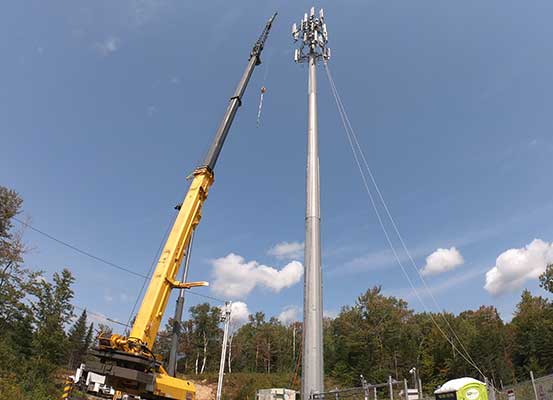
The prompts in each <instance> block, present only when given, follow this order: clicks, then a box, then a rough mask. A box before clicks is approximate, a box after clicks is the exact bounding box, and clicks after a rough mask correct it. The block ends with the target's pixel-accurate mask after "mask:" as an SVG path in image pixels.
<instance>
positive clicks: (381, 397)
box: [309, 377, 553, 400]
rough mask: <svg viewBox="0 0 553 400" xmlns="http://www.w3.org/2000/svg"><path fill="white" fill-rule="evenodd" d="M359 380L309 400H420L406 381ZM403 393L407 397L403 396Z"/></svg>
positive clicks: (314, 395) (419, 395)
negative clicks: (358, 385) (373, 382)
mask: <svg viewBox="0 0 553 400" xmlns="http://www.w3.org/2000/svg"><path fill="white" fill-rule="evenodd" d="M361 379H362V386H360V387H354V388H347V389H338V388H336V389H334V390H329V391H327V392H324V393H314V394H312V395H311V397H310V399H309V400H422V397H421V395H422V393H420V392H419V390H418V389H412V388H408V384H407V380H403V381H396V380H394V379H392V378H391V377H390V379H389V380H388V382H386V383H380V384H376V385H372V384H369V383H367V382H366V381H365V380H364V379H363V377H361ZM419 384H420V383H419ZM405 393H407V394H408V395H407V396H405ZM551 400H553V399H551Z"/></svg>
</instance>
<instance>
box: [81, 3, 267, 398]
mask: <svg viewBox="0 0 553 400" xmlns="http://www.w3.org/2000/svg"><path fill="white" fill-rule="evenodd" d="M276 15H277V13H275V14H273V16H272V17H271V18H270V19H269V21H268V22H267V24H266V25H265V28H264V29H263V32H262V33H261V36H260V37H259V39H258V40H257V42H256V43H255V45H254V46H253V49H252V51H251V53H250V56H249V59H248V64H247V66H246V69H245V71H244V73H243V75H242V78H241V79H240V81H239V83H238V86H237V87H236V90H235V92H234V94H233V95H232V97H231V98H230V101H229V105H228V107H227V110H226V112H225V114H224V117H223V119H222V121H221V123H220V125H219V128H218V129H217V132H216V134H215V138H214V139H213V142H212V144H211V147H210V148H209V151H208V153H207V155H206V158H205V160H204V162H203V163H202V164H201V165H200V166H198V167H197V168H196V169H195V170H194V172H193V174H192V182H191V184H190V187H189V189H188V193H187V194H186V197H185V198H184V201H183V202H182V204H181V205H180V206H179V207H178V208H179V212H178V215H177V218H176V220H175V222H174V224H173V227H172V229H171V231H170V233H169V236H168V238H167V241H166V243H165V246H164V248H163V251H162V252H161V255H160V258H159V261H158V263H157V266H156V268H155V270H154V273H153V275H152V277H151V279H150V282H149V286H148V289H147V290H146V293H145V295H144V298H143V300H142V304H141V306H140V309H139V311H138V314H137V315H136V318H135V321H134V323H133V325H132V328H131V331H130V334H129V335H128V336H123V335H118V334H113V335H110V336H102V335H101V336H100V337H99V345H98V348H97V349H94V350H93V351H92V352H91V354H92V355H94V356H95V357H96V358H97V360H94V361H90V362H88V363H87V369H88V370H90V371H93V372H96V373H100V374H102V375H105V376H106V380H107V381H106V384H108V385H110V386H112V387H114V388H115V389H116V390H118V391H121V392H125V393H129V394H134V395H138V396H140V397H141V398H145V399H152V400H165V399H183V400H194V399H195V389H194V385H193V383H191V382H189V381H185V380H182V379H177V378H175V377H172V376H170V375H169V374H168V373H167V371H166V370H165V369H164V368H163V366H162V365H161V362H160V361H159V360H158V359H157V358H156V356H155V355H154V354H153V352H152V350H153V346H154V343H155V340H156V336H157V334H158V331H159V326H160V324H161V320H162V318H163V315H164V313H165V309H166V308H167V303H168V301H169V296H170V294H171V290H172V289H190V288H192V287H197V286H207V285H208V283H207V282H180V281H177V280H176V276H177V273H178V270H179V268H180V265H181V263H182V260H183V257H184V256H185V253H186V249H187V247H188V244H189V243H190V240H191V238H192V235H193V232H194V230H195V228H196V226H197V225H198V223H199V222H200V219H201V212H202V206H203V204H204V202H205V200H206V198H207V195H208V192H209V188H210V187H211V185H212V184H213V180H214V172H213V171H214V168H215V164H216V162H217V159H218V157H219V154H220V152H221V149H222V147H223V144H224V142H225V139H226V137H227V134H228V132H229V129H230V127H231V125H232V122H233V120H234V117H235V115H236V112H237V110H238V108H239V107H240V105H241V104H242V96H243V94H244V92H245V90H246V87H247V85H248V82H249V80H250V78H251V75H252V73H253V70H254V69H255V67H256V66H257V65H260V64H261V52H262V51H263V47H264V45H265V41H266V40H267V37H268V35H269V31H270V29H271V26H272V24H273V21H274V19H275V17H276Z"/></svg>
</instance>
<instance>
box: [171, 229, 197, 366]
mask: <svg viewBox="0 0 553 400" xmlns="http://www.w3.org/2000/svg"><path fill="white" fill-rule="evenodd" d="M193 240H194V232H192V235H191V236H190V241H189V242H188V246H187V248H186V253H185V255H184V256H185V257H186V259H185V261H184V269H183V271H182V279H181V282H186V279H187V278H188V269H189V266H190V255H191V254H190V252H191V251H192V241H193ZM183 309H184V289H180V292H179V297H178V298H177V306H176V307H175V317H174V318H173V335H172V338H171V351H170V353H169V364H168V365H167V373H168V374H169V375H170V376H174V377H176V376H177V352H178V347H179V337H180V333H181V324H182V312H183Z"/></svg>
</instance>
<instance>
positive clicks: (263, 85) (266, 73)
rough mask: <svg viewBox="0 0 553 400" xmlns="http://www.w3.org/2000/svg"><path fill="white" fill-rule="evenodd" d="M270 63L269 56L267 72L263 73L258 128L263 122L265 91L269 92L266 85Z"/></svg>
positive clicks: (269, 58)
mask: <svg viewBox="0 0 553 400" xmlns="http://www.w3.org/2000/svg"><path fill="white" fill-rule="evenodd" d="M270 65H271V57H270V56H269V57H268V59H267V65H266V67H265V74H264V75H263V81H262V83H261V90H260V95H259V108H258V110H257V122H256V126H257V127H258V128H259V125H260V123H261V110H262V109H263V98H264V97H265V92H267V88H266V87H265V82H266V81H267V75H268V74H269V66H270Z"/></svg>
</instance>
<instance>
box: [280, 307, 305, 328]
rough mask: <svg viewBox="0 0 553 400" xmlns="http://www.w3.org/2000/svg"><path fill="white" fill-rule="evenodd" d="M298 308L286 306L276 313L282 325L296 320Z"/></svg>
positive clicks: (298, 312)
mask: <svg viewBox="0 0 553 400" xmlns="http://www.w3.org/2000/svg"><path fill="white" fill-rule="evenodd" d="M299 314H300V309H299V308H298V307H297V306H287V307H284V309H283V310H282V311H281V313H280V314H278V316H277V318H278V320H279V321H280V322H282V323H283V324H284V325H288V324H291V323H292V322H296V321H297V320H298V317H299Z"/></svg>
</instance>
